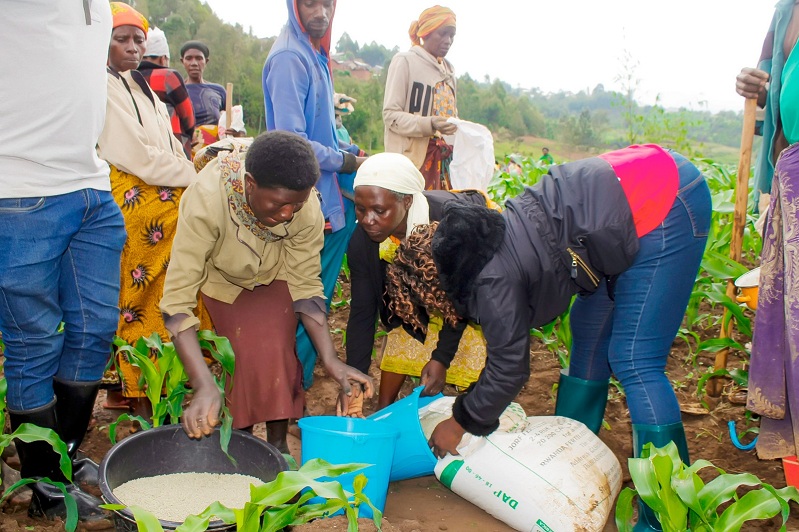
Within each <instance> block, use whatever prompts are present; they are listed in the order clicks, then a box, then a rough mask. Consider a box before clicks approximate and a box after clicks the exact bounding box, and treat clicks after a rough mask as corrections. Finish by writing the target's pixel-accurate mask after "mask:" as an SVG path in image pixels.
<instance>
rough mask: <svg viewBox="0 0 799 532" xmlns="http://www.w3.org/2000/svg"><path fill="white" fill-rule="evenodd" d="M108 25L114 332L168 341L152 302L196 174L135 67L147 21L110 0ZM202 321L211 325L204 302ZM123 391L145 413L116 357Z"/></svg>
mask: <svg viewBox="0 0 799 532" xmlns="http://www.w3.org/2000/svg"><path fill="white" fill-rule="evenodd" d="M111 12H112V14H113V17H114V23H113V26H114V29H113V32H112V34H111V44H110V46H109V49H108V104H107V108H106V119H105V126H104V129H103V133H102V135H101V136H100V139H99V140H98V142H97V152H98V154H99V156H100V157H101V158H102V159H104V160H106V161H107V162H108V164H109V165H110V166H111V189H112V193H113V195H114V199H115V200H116V202H117V204H118V205H119V207H120V208H121V209H122V214H123V216H124V218H125V228H126V229H127V232H128V238H127V241H126V242H125V247H124V249H123V250H122V269H121V280H120V294H119V311H120V316H119V326H118V327H117V335H118V336H120V337H121V338H122V339H123V340H125V341H126V342H128V343H131V344H133V343H135V342H136V341H137V340H138V339H139V338H141V337H142V336H145V337H146V336H150V335H151V334H152V333H154V332H156V333H158V334H159V335H160V336H161V338H162V339H164V340H167V339H168V336H167V332H166V328H165V326H164V320H163V318H162V317H161V312H160V310H159V309H158V303H159V301H160V299H161V294H162V292H163V286H164V278H165V276H166V268H167V266H168V265H169V256H170V252H171V248H172V239H173V237H174V234H175V229H176V226H177V219H178V202H179V201H180V196H181V194H182V193H183V190H184V187H186V186H188V185H189V184H191V183H192V182H194V181H195V180H196V177H197V173H196V172H195V170H194V166H193V164H192V162H191V161H189V160H188V159H187V158H186V156H185V155H184V152H183V148H182V146H181V145H180V143H179V142H178V140H177V139H176V138H175V137H174V135H173V134H172V129H171V125H170V119H169V114H168V112H167V110H166V107H165V106H164V104H163V103H161V101H160V100H159V99H158V96H157V95H155V93H154V92H153V91H152V90H151V89H150V86H149V85H148V84H147V82H146V81H145V79H144V77H143V76H142V75H141V74H140V73H139V72H138V71H137V70H136V67H138V65H139V62H140V61H141V58H142V55H143V53H144V51H145V43H146V39H147V30H148V24H147V20H146V19H145V18H144V17H143V16H142V15H141V14H140V13H138V12H137V11H136V10H135V9H133V8H132V7H130V6H129V5H127V4H124V3H121V2H111ZM199 313H200V316H201V317H202V318H203V325H204V328H210V326H211V323H210V320H209V319H208V318H207V313H206V312H205V311H204V308H200V309H199ZM117 367H118V368H119V373H120V375H119V377H120V380H121V383H122V394H123V396H124V397H125V398H127V399H129V402H130V403H131V405H132V406H133V408H134V410H136V411H137V413H139V414H147V413H148V412H147V408H146V402H145V401H144V400H143V398H144V397H145V394H144V390H143V386H142V385H141V383H140V382H139V380H140V375H141V373H140V371H139V369H138V368H137V367H135V366H133V365H132V364H131V363H130V361H129V360H127V358H126V357H124V356H118V357H117Z"/></svg>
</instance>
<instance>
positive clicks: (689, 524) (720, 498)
mask: <svg viewBox="0 0 799 532" xmlns="http://www.w3.org/2000/svg"><path fill="white" fill-rule="evenodd" d="M628 465H629V469H630V476H631V477H632V480H633V484H634V485H635V489H632V488H624V489H623V490H622V492H621V494H620V495H619V498H618V500H617V501H616V526H617V527H618V529H619V532H630V531H632V530H633V524H632V513H633V502H634V498H635V497H636V496H638V497H640V498H641V500H642V501H643V502H644V503H645V504H646V505H647V506H649V507H650V508H651V509H652V510H653V511H654V512H655V515H656V516H657V519H658V521H659V522H660V524H661V526H662V527H663V530H664V532H684V531H691V532H711V531H716V530H741V527H742V526H743V524H744V523H746V522H747V521H750V520H754V519H770V518H772V517H775V516H777V515H780V516H781V517H782V526H781V527H780V530H785V529H786V527H785V522H786V521H787V520H788V515H789V513H790V507H789V506H788V502H789V501H794V502H799V491H797V489H796V488H794V487H793V486H788V487H786V488H782V489H775V488H774V487H772V486H770V485H769V484H765V483H762V482H760V480H759V479H758V478H757V477H756V476H754V475H752V474H749V473H741V474H730V473H726V472H725V471H724V470H722V469H720V468H718V467H716V466H714V465H713V464H712V463H710V462H708V461H707V460H697V461H696V462H694V463H693V464H691V465H690V466H688V465H686V464H684V463H683V462H682V460H680V456H679V453H678V451H677V446H676V445H675V444H674V443H673V442H669V443H668V444H667V445H666V446H664V447H660V448H658V447H655V446H653V445H652V444H651V443H647V444H646V445H644V448H643V451H642V453H641V458H630V459H629V461H628ZM707 468H710V469H714V470H715V471H716V472H717V473H718V475H717V476H716V477H715V478H713V479H712V480H711V481H709V482H707V483H705V482H704V481H703V480H702V479H701V478H700V476H699V474H698V473H699V471H701V470H703V469H707ZM741 493H743V494H742V495H741ZM721 506H724V509H723V511H721V513H719V508H720V507H721Z"/></svg>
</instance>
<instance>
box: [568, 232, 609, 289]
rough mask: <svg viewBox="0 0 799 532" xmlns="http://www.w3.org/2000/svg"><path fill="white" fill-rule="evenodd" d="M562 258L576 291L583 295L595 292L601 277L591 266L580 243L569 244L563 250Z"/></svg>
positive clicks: (586, 253)
mask: <svg viewBox="0 0 799 532" xmlns="http://www.w3.org/2000/svg"><path fill="white" fill-rule="evenodd" d="M564 259H565V260H566V265H567V268H568V272H569V277H570V278H571V281H572V282H573V283H574V284H575V285H576V286H577V288H578V293H579V294H580V295H583V296H585V295H590V294H593V293H594V292H596V290H597V288H599V283H600V281H601V280H602V279H601V278H600V273H599V272H597V271H596V270H595V269H594V268H593V267H592V266H591V261H590V259H589V257H588V250H587V249H585V247H584V246H583V245H582V244H576V245H572V246H569V247H567V248H566V251H565V252H564Z"/></svg>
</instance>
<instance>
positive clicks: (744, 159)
mask: <svg viewBox="0 0 799 532" xmlns="http://www.w3.org/2000/svg"><path fill="white" fill-rule="evenodd" d="M756 110H757V100H755V99H754V98H747V99H746V101H745V104H744V123H743V129H742V130H741V154H740V157H739V159H738V180H737V182H736V184H735V211H734V215H733V222H732V239H731V240H730V258H731V259H732V260H734V261H736V262H740V261H741V247H742V245H743V236H744V228H745V227H746V202H747V199H748V196H749V171H750V169H751V167H752V141H753V140H754V136H755V111H756ZM727 296H728V297H729V298H731V299H732V300H733V301H734V300H735V280H734V279H728V280H727ZM721 323H722V327H721V333H720V335H719V337H720V338H729V337H730V335H731V334H732V320H731V319H730V316H729V312H728V311H727V309H726V308H725V309H724V315H723V317H722V321H721ZM728 353H729V349H728V348H724V349H722V350H721V351H719V352H718V353H716V362H715V364H714V370H719V369H725V368H726V367H727V354H728ZM708 384H709V386H708V393H709V394H710V395H711V396H713V397H718V396H719V394H721V388H722V384H721V381H720V380H719V379H718V378H714V379H711V380H710V382H709V383H708Z"/></svg>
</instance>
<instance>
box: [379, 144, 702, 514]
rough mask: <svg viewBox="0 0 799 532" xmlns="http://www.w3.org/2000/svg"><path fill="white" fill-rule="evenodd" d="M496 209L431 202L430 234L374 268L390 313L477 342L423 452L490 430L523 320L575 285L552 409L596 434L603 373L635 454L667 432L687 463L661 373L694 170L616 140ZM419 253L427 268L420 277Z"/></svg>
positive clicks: (535, 318)
mask: <svg viewBox="0 0 799 532" xmlns="http://www.w3.org/2000/svg"><path fill="white" fill-rule="evenodd" d="M505 207H506V208H505V210H504V211H503V212H502V213H501V214H499V213H494V212H491V211H490V210H488V209H485V208H481V207H478V206H474V205H468V204H465V203H460V202H455V201H451V202H449V203H447V204H445V205H444V213H443V216H442V217H441V221H440V222H439V225H438V227H437V228H436V229H435V233H434V234H433V235H432V237H430V236H427V235H428V234H429V231H428V232H426V233H425V232H423V231H420V232H419V234H414V233H412V234H411V235H409V236H408V237H407V239H406V240H407V242H408V244H407V246H406V245H405V244H404V243H403V244H402V245H400V247H399V248H398V250H397V257H396V258H395V260H394V262H393V263H392V264H391V265H390V266H388V270H387V272H386V277H387V279H389V282H388V283H387V287H386V293H387V295H388V297H390V298H391V299H392V300H396V301H397V303H396V304H395V307H394V313H395V315H396V316H397V317H399V318H400V319H403V320H405V319H407V320H409V323H416V322H418V321H419V320H418V319H417V320H416V322H414V321H412V320H413V316H414V315H416V314H419V313H421V312H427V313H428V314H429V313H430V312H438V313H440V314H441V315H442V316H443V319H444V320H445V322H450V323H452V322H455V321H456V320H457V319H459V318H468V319H470V320H474V321H476V322H477V323H479V324H480V326H481V328H482V331H483V334H484V336H485V339H486V344H487V353H488V354H487V357H486V365H485V369H484V370H483V372H482V373H481V375H480V377H479V379H478V380H477V382H476V383H475V384H474V385H472V386H471V387H470V388H469V389H468V390H467V391H466V393H465V394H463V395H461V396H459V397H458V398H457V399H456V400H455V403H454V405H453V410H452V412H453V416H452V417H451V418H449V419H447V420H445V421H443V422H442V423H440V424H439V425H438V426H437V427H436V429H435V430H434V431H433V434H432V436H431V438H430V442H429V443H430V446H431V447H432V448H433V452H434V454H436V455H437V456H439V457H443V456H444V454H445V453H447V452H449V453H451V454H457V446H458V443H459V442H460V440H461V437H462V436H463V434H464V433H465V432H469V433H471V434H474V435H477V436H485V435H487V434H490V433H492V432H493V431H494V430H496V428H497V426H498V424H499V422H498V418H499V416H500V414H501V413H502V411H503V410H504V409H505V408H506V407H507V406H508V404H509V403H510V402H511V401H512V400H513V399H514V398H515V397H516V395H517V394H518V393H519V391H520V390H521V388H522V386H524V384H525V383H526V382H527V380H528V378H529V377H530V328H531V327H540V326H542V325H544V324H546V323H549V322H551V321H552V320H554V319H555V318H557V317H558V316H560V315H561V314H563V313H564V312H566V311H567V310H568V308H569V305H570V303H571V301H572V298H573V296H575V295H577V299H576V302H575V303H574V306H573V308H572V310H571V316H570V318H571V319H570V321H571V323H572V336H573V347H572V354H571V367H570V368H569V372H568V374H563V375H561V379H560V384H559V387H558V401H557V405H556V408H555V413H556V415H560V416H566V417H570V418H573V419H576V420H578V421H581V422H583V423H584V424H585V425H586V426H587V427H588V428H590V429H592V430H594V431H598V430H599V428H600V427H601V425H602V418H603V415H604V410H605V403H606V401H607V394H608V380H609V378H610V375H611V373H615V374H616V376H617V377H618V378H619V380H620V381H621V384H622V385H623V386H624V387H625V390H626V392H627V397H628V398H629V407H630V411H631V417H632V422H633V440H634V442H633V445H634V449H635V454H636V456H638V455H640V453H641V450H642V448H643V446H644V444H646V443H648V442H652V443H653V444H655V445H656V446H659V447H660V446H663V445H665V444H666V443H668V442H669V441H674V442H675V444H676V445H677V447H678V448H679V449H680V455H681V456H682V458H683V460H684V461H686V462H687V461H688V453H687V445H686V440H685V432H684V430H683V426H682V423H681V421H680V410H679V405H678V403H677V399H676V396H675V394H674V391H673V390H672V388H671V385H670V384H669V381H668V379H667V378H666V376H665V374H664V370H665V366H666V359H667V357H668V354H669V350H670V346H671V342H672V340H673V339H674V337H675V336H676V334H677V331H678V328H679V326H680V322H681V321H682V317H683V315H684V312H685V308H686V306H687V303H688V300H689V297H690V294H691V289H692V286H693V283H694V281H695V278H696V274H697V271H698V269H699V264H700V261H701V257H702V254H703V252H704V247H705V242H706V240H707V233H708V229H709V226H710V215H711V201H710V192H709V189H708V187H707V183H706V182H705V179H704V177H703V176H702V174H701V173H700V172H699V170H698V169H697V168H696V167H695V166H694V165H692V164H691V163H690V162H688V161H687V160H686V159H685V158H684V157H682V156H680V155H678V154H676V153H674V152H671V151H669V150H665V149H663V148H661V147H660V146H657V145H643V146H630V147H627V148H624V149H620V150H616V151H612V152H608V153H605V154H602V155H599V156H597V157H591V158H588V159H583V160H579V161H574V162H570V163H565V164H560V165H552V166H550V168H549V172H548V173H547V174H546V175H544V176H542V177H541V179H540V181H539V182H538V183H536V184H535V185H534V186H532V187H528V188H526V189H525V190H524V192H523V193H522V194H520V195H519V196H517V197H516V198H513V199H510V200H508V201H507V202H506V203H505ZM431 262H433V263H434V266H435V271H436V272H437V276H430V275H426V274H425V273H426V271H428V266H430V263H431ZM406 265H407V266H406ZM442 291H443V292H444V293H445V295H446V297H442V294H441V292H442ZM395 298H396V299H395ZM420 307H421V308H420ZM422 328H423V327H422ZM639 515H640V516H641V517H640V519H639V522H638V524H637V527H636V528H637V529H658V528H657V527H658V526H659V525H658V524H657V520H656V519H655V516H654V515H653V514H652V512H651V510H650V509H649V508H647V507H646V506H642V507H641V511H640V513H639Z"/></svg>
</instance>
